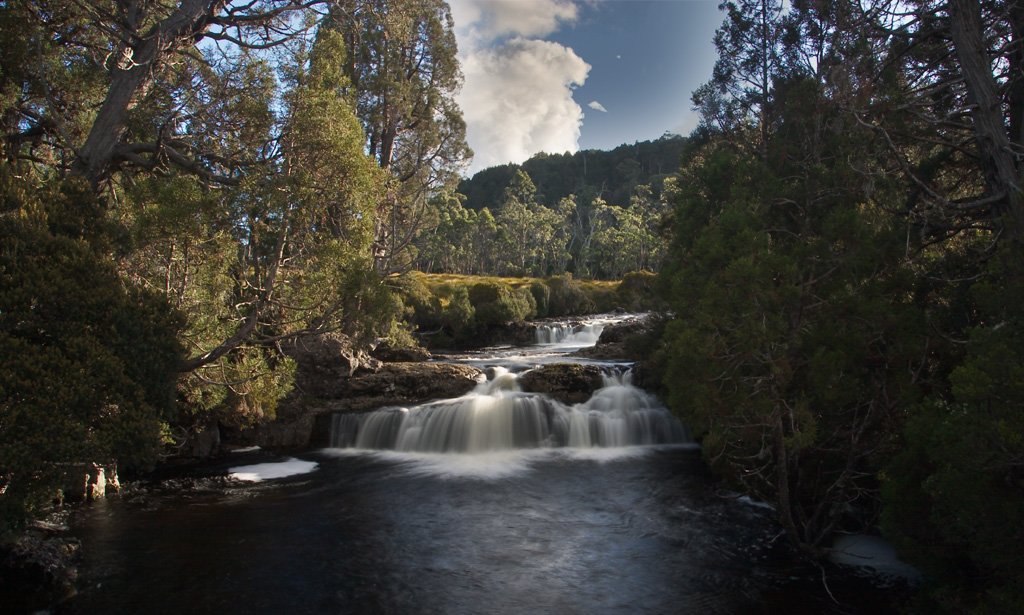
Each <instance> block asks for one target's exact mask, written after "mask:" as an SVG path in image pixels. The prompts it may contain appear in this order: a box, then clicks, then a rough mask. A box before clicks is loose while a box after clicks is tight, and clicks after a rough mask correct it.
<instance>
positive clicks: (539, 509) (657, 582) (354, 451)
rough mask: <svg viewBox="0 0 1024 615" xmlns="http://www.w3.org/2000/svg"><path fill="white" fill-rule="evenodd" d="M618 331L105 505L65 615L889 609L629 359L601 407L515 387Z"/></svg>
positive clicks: (91, 523) (555, 339) (574, 334)
mask: <svg viewBox="0 0 1024 615" xmlns="http://www.w3.org/2000/svg"><path fill="white" fill-rule="evenodd" d="M601 326H602V323H601V322H599V321H598V322H594V323H591V325H590V328H589V329H585V328H581V327H577V328H576V330H575V331H573V330H571V329H569V328H567V327H566V328H563V329H561V330H559V331H558V332H556V333H552V334H551V335H547V334H546V333H545V334H538V340H539V341H540V342H543V343H539V344H537V345H535V346H532V347H529V348H503V349H494V350H493V351H489V352H487V353H482V354H481V353H476V354H473V355H464V356H458V357H453V358H452V360H458V361H463V362H473V363H475V364H479V365H481V366H488V367H497V368H498V369H492V370H491V371H490V373H491V379H490V380H489V381H488V382H486V383H481V385H480V386H479V387H478V388H477V390H476V391H474V392H473V393H471V394H469V395H467V396H466V397H464V398H460V399H458V400H448V401H444V402H439V403H435V404H429V405H426V406H424V407H418V408H406V409H389V410H383V411H381V412H378V413H376V414H369V415H364V416H362V417H359V418H356V419H353V418H346V419H338V420H336V422H335V426H334V427H335V433H334V434H333V436H332V438H333V440H332V443H333V444H334V446H332V447H331V448H327V449H320V450H313V451H308V452H306V453H304V454H298V455H296V456H294V457H293V458H287V459H286V458H283V457H281V456H276V455H273V454H271V453H269V452H266V451H259V450H253V451H248V452H242V453H234V454H232V455H230V456H228V457H227V458H225V459H221V460H218V461H214V462H210V463H207V464H204V465H203V466H201V467H197V468H192V469H190V470H189V472H191V474H192V475H193V476H198V477H216V476H222V475H224V474H226V473H228V472H229V471H233V472H234V473H235V474H236V475H238V476H241V477H248V478H258V477H260V476H264V477H265V476H268V473H267V470H268V469H269V470H273V469H274V468H285V469H286V470H288V469H290V470H291V471H294V472H296V473H295V474H292V475H291V476H285V477H282V478H276V479H270V480H262V481H259V482H241V481H228V480H224V479H204V480H212V481H213V482H212V486H210V487H209V488H199V489H188V490H177V489H173V488H172V489H164V490H161V489H154V490H148V491H145V492H144V493H137V494H135V495H132V494H126V495H125V496H123V497H120V498H111V499H108V500H106V501H100V502H97V503H96V504H94V505H93V506H91V507H89V508H88V509H86V510H85V511H84V512H83V513H82V514H81V515H80V518H79V520H78V522H77V524H76V529H75V531H76V534H77V535H78V536H79V537H80V538H81V540H82V543H83V552H84V560H83V562H82V564H81V567H80V569H81V583H80V586H81V590H80V592H79V595H78V596H76V597H75V598H73V599H71V600H70V601H69V602H67V603H65V604H64V605H63V606H62V607H61V609H60V611H61V612H67V613H135V612H146V613H182V612H194V613H228V612H246V613H443V614H449V613H452V614H455V613H581V614H582V613H586V614H594V613H861V612H864V613H868V612H870V613H873V614H878V613H885V612H887V611H890V610H891V598H892V596H891V595H890V593H889V592H887V590H885V589H878V588H876V587H875V586H874V585H873V584H872V583H871V582H869V581H868V580H865V579H863V578H861V577H859V576H857V575H854V574H852V573H851V572H850V571H848V570H844V569H840V568H835V567H829V568H827V569H819V568H817V567H814V566H810V565H807V564H804V563H802V562H800V561H798V560H797V559H796V558H794V557H792V555H791V554H790V553H789V552H788V550H787V549H786V547H785V545H784V540H783V539H781V538H780V536H779V535H780V532H779V529H778V527H777V525H776V524H775V523H774V522H773V511H772V510H771V509H770V508H768V507H767V506H765V505H763V504H759V503H757V502H752V501H750V500H748V499H745V498H739V497H737V496H736V494H733V493H730V492H728V491H725V490H723V489H722V488H721V486H720V485H718V484H717V483H716V482H715V481H714V479H713V478H712V477H710V476H709V475H708V473H707V471H706V469H705V466H704V465H703V463H702V461H701V458H700V450H699V447H698V446H697V445H696V444H694V443H692V442H690V441H689V438H688V436H687V435H686V432H685V429H683V428H682V426H680V425H678V423H677V422H675V419H673V418H671V417H669V416H668V414H667V412H666V411H665V410H664V409H663V408H662V407H661V406H660V404H658V403H657V400H654V399H653V398H651V397H649V396H647V395H646V394H645V393H643V392H642V391H639V390H638V389H635V388H633V387H631V385H630V384H629V381H628V375H626V372H624V369H625V366H623V365H613V364H608V365H606V366H605V367H606V368H607V370H608V373H609V378H608V379H607V380H606V385H607V387H606V388H605V389H602V391H599V392H598V394H596V395H595V398H594V399H592V400H591V401H590V402H587V403H586V404H581V405H577V406H565V405H562V404H558V403H557V402H554V401H553V400H549V399H547V398H544V397H543V396H538V395H527V394H522V393H519V392H517V391H516V386H515V380H516V372H518V371H522V370H523V369H525V368H527V367H529V366H530V365H533V364H537V363H545V362H552V361H554V360H566V359H564V358H559V357H563V356H564V354H565V353H566V352H568V351H571V350H573V349H575V348H578V347H580V346H584V345H587V344H592V343H593V341H594V340H595V339H596V335H594V331H595V329H596V330H597V332H598V333H599V330H600V327H601ZM602 396H603V398H602V399H597V398H599V397H602ZM641 415H642V416H641ZM495 416H498V417H504V418H495ZM261 464H269V465H261ZM282 473H284V474H287V473H288V472H287V471H286V472H282ZM200 484H201V485H202V484H204V483H203V482H202V480H201V481H200Z"/></svg>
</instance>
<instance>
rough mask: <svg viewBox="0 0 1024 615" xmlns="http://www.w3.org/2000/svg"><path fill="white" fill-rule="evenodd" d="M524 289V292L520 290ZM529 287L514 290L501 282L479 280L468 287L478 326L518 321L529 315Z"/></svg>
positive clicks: (531, 296)
mask: <svg viewBox="0 0 1024 615" xmlns="http://www.w3.org/2000/svg"><path fill="white" fill-rule="evenodd" d="M522 291H525V292H522ZM527 297H529V298H530V299H532V298H533V295H531V294H530V291H529V289H521V290H520V291H515V290H513V289H512V287H511V286H509V285H508V284H505V283H503V282H491V281H488V282H480V283H477V284H474V285H473V286H471V287H470V288H469V301H470V302H471V303H472V304H473V308H474V309H475V310H476V323H477V325H478V326H480V327H488V326H492V325H504V324H508V323H510V322H520V321H522V320H525V319H526V318H529V317H530V315H531V312H532V310H531V306H530V299H527Z"/></svg>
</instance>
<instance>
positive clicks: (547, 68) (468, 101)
mask: <svg viewBox="0 0 1024 615" xmlns="http://www.w3.org/2000/svg"><path fill="white" fill-rule="evenodd" d="M449 4H450V6H451V9H452V17H453V18H454V20H455V34H456V37H457V39H458V44H459V59H460V62H461V63H462V71H463V74H464V76H465V81H464V85H463V88H462V92H461V93H460V94H459V96H458V99H457V100H458V103H459V106H460V107H462V113H463V116H464V118H465V120H466V138H467V140H468V141H469V145H470V147H472V148H473V151H474V152H475V153H476V155H475V156H474V159H473V163H472V165H471V166H470V168H469V172H470V173H473V172H475V171H478V170H480V169H482V168H485V167H488V166H493V165H496V164H504V163H506V162H522V161H523V160H526V159H527V158H529V157H530V156H532V155H533V154H536V153H537V152H540V151H547V152H564V151H576V150H577V149H579V136H580V125H581V123H582V121H583V109H582V108H581V107H580V106H579V105H578V104H577V103H576V101H574V100H573V98H572V91H573V88H575V87H576V86H579V85H583V83H584V82H585V81H586V79H587V74H588V73H589V72H590V65H589V64H587V63H586V62H584V61H583V59H582V58H580V57H579V56H578V55H576V53H575V52H574V51H573V50H572V49H571V48H568V47H565V46H564V45H560V44H558V43H554V42H550V41H544V40H538V37H543V36H545V35H548V34H551V33H552V32H555V31H556V30H558V29H559V28H560V27H561V26H562V25H564V24H568V23H572V22H574V21H575V20H576V19H577V16H578V8H577V5H576V4H575V3H574V2H573V1H571V0H450V2H449Z"/></svg>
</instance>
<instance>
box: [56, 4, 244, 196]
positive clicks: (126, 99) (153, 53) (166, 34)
mask: <svg viewBox="0 0 1024 615" xmlns="http://www.w3.org/2000/svg"><path fill="white" fill-rule="evenodd" d="M225 4H227V1H226V0H182V1H181V2H180V3H179V4H178V8H177V9H175V10H174V12H172V13H171V14H170V15H168V16H167V17H165V18H164V19H162V20H161V21H159V22H158V23H157V24H156V25H154V26H153V27H152V28H150V29H149V32H147V33H146V34H145V35H144V36H143V37H141V38H140V39H138V42H137V43H135V45H133V46H124V47H121V48H120V49H119V50H118V51H117V52H116V54H115V55H116V57H115V56H113V55H112V56H111V57H110V59H109V60H108V64H110V66H109V70H110V73H111V79H110V87H109V89H108V90H107V96H106V98H105V99H104V100H103V104H102V105H101V106H100V109H99V111H98V112H97V114H96V120H95V121H94V122H93V124H92V127H91V129H90V130H89V135H88V136H87V137H86V140H85V144H84V145H82V147H81V148H79V149H78V152H77V157H76V160H75V163H74V165H73V167H72V172H73V173H75V174H76V175H78V176H80V177H84V178H86V179H87V180H88V181H89V183H90V184H91V185H92V186H93V187H98V186H99V185H100V184H101V183H102V182H103V181H104V180H106V179H107V177H108V176H109V175H110V172H111V170H112V166H113V159H114V155H115V152H116V149H117V146H118V145H119V144H120V142H121V137H123V136H124V131H125V128H126V127H127V122H128V112H129V110H131V108H132V105H133V103H134V101H136V100H137V99H138V97H139V96H140V95H141V94H142V93H143V92H145V90H146V88H147V87H148V86H149V84H150V83H152V80H153V73H154V69H155V68H156V66H157V65H158V64H159V63H160V62H161V61H163V58H164V56H165V55H167V53H168V52H169V51H171V50H173V49H174V48H175V47H176V46H177V45H179V44H180V43H181V42H182V41H187V42H188V43H189V44H192V37H193V36H194V35H195V34H197V33H199V32H201V31H203V30H205V28H206V18H208V17H209V16H211V15H213V14H215V13H216V12H217V11H219V10H220V9H221V8H222V7H223V6H224V5H225Z"/></svg>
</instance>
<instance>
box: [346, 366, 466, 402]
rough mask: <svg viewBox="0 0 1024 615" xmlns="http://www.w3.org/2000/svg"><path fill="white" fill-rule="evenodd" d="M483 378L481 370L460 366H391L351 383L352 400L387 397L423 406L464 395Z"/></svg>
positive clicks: (362, 375) (358, 377)
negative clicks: (426, 403)
mask: <svg viewBox="0 0 1024 615" xmlns="http://www.w3.org/2000/svg"><path fill="white" fill-rule="evenodd" d="M480 378H481V372H480V370H479V369H477V368H475V367H472V366H469V365H460V364H457V363H392V364H389V365H384V366H383V367H382V368H381V369H379V370H377V371H376V372H372V373H366V374H361V375H358V376H356V377H354V378H352V379H350V380H349V390H348V392H349V397H350V398H351V397H367V396H369V397H386V398H398V399H402V400H406V401H407V402H408V403H422V402H425V401H429V400H432V399H445V398H448V397H459V396H460V395H465V394H466V393H468V392H469V391H471V390H472V389H473V387H475V386H476V385H477V383H478V382H479V380H480Z"/></svg>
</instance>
